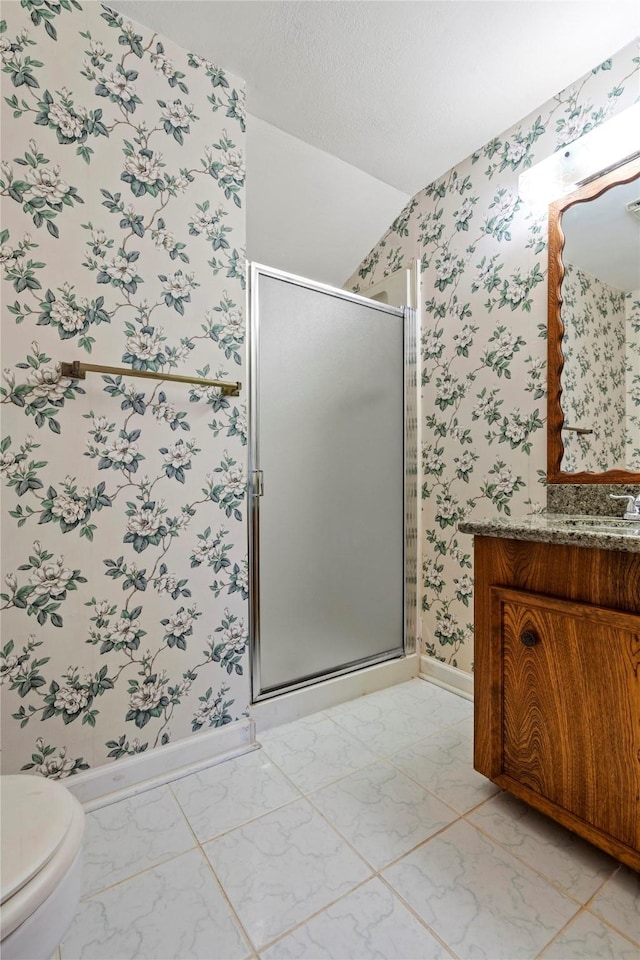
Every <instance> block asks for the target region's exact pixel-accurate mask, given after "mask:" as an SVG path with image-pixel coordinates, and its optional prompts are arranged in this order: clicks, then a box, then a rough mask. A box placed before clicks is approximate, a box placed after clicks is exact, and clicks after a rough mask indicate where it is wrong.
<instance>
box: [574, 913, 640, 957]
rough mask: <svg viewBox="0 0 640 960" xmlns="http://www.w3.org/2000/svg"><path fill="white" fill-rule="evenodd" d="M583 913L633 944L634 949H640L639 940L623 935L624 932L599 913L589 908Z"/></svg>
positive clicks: (626, 934)
mask: <svg viewBox="0 0 640 960" xmlns="http://www.w3.org/2000/svg"><path fill="white" fill-rule="evenodd" d="M585 912H586V913H588V914H589V915H590V916H592V917H595V918H596V920H599V921H600V923H603V924H604V925H605V927H609V929H610V930H613V931H614V932H615V933H617V934H619V935H620V936H621V937H624V939H625V940H628V941H629V943H631V944H633V946H634V947H638V949H640V940H634V939H633V937H631V935H630V934H628V933H625V932H624V930H621V929H620V928H619V927H616V926H615V925H614V924H613V923H612V921H611V920H607V919H606V918H605V917H603V916H602V914H600V913H596V912H595V910H592V909H590V907H585Z"/></svg>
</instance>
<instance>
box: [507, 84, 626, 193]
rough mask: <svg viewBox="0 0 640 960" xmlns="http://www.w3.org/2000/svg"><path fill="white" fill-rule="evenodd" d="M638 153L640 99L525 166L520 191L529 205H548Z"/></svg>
mask: <svg viewBox="0 0 640 960" xmlns="http://www.w3.org/2000/svg"><path fill="white" fill-rule="evenodd" d="M639 155H640V102H638V103H635V104H634V105H633V106H632V107H628V108H627V109H626V110H623V111H622V112H621V113H619V114H617V115H616V116H615V117H612V118H611V120H607V121H606V123H602V124H600V126H599V127H595V129H593V130H590V131H589V133H585V135H584V136H582V137H580V138H579V139H578V140H574V141H573V142H572V143H569V144H567V145H566V146H565V147H561V148H560V149H559V150H556V152H555V153H553V154H551V156H550V157H547V158H546V159H545V160H541V161H540V163H536V164H535V165H534V166H533V167H530V168H529V169H528V170H524V171H523V172H522V173H521V174H520V178H519V181H518V192H519V194H520V196H521V198H522V199H523V200H524V201H525V203H526V204H527V205H528V206H530V207H533V208H540V207H546V206H547V205H548V204H549V203H551V202H552V201H553V200H558V199H560V197H563V196H565V195H566V194H568V193H572V192H573V191H574V190H575V189H577V187H578V186H581V185H582V184H584V183H587V182H588V181H589V180H591V179H593V177H596V176H600V175H601V174H602V173H605V172H606V171H608V170H611V169H613V168H614V167H617V166H619V165H620V164H622V163H624V162H625V161H627V160H631V159H632V158H633V157H637V156H639Z"/></svg>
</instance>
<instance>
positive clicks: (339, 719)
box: [58, 679, 640, 960]
mask: <svg viewBox="0 0 640 960" xmlns="http://www.w3.org/2000/svg"><path fill="white" fill-rule="evenodd" d="M472 735H473V734H472V705H471V704H470V703H469V702H468V701H466V700H464V699H462V698H460V697H457V696H456V695H455V694H452V693H449V692H447V691H445V690H442V689H441V688H440V687H437V686H435V685H434V684H431V683H428V682H426V681H423V680H419V679H416V680H411V681H409V682H408V683H403V684H400V685H398V686H396V687H392V688H389V689H387V690H383V691H379V692H377V693H373V694H370V695H369V696H366V697H361V698H359V699H357V700H354V701H351V702H349V703H345V704H341V705H340V706H338V707H334V708H332V709H330V710H327V711H325V712H323V713H319V714H314V715H313V716H311V717H306V718H304V719H302V720H298V721H296V722H295V723H290V724H286V725H284V726H282V727H278V728H275V729H274V730H271V731H268V732H267V733H265V734H264V735H263V736H262V737H261V738H260V742H261V744H262V749H260V750H257V751H254V752H252V753H248V754H245V755H243V756H241V757H238V758H236V759H233V760H228V761H226V762H225V763H222V764H219V765H217V766H214V767H210V768H209V769H207V770H204V771H202V772H200V773H197V774H193V775H191V776H188V777H186V778H184V779H181V780H176V781H174V782H172V783H170V784H167V785H165V786H162V787H157V788H154V789H152V790H150V791H148V792H146V793H143V794H140V795H138V796H137V797H134V798H132V799H129V800H122V801H120V802H118V803H114V804H112V805H110V806H107V807H103V808H102V809H100V810H96V811H94V812H93V813H90V814H88V816H87V832H86V842H85V863H86V866H85V875H84V891H83V898H82V901H81V904H80V908H79V910H78V913H77V915H76V917H75V920H74V922H73V925H72V927H71V929H70V930H69V931H68V934H67V936H66V938H65V940H64V942H63V943H62V945H61V947H60V951H59V954H58V956H59V957H60V958H61V960H80V958H82V960H85V958H86V960H89V958H95V960H116V958H118V960H120V958H122V960H129V958H134V957H135V958H149V960H186V958H203V960H242V958H248V960H257V958H261V960H284V958H291V960H303V958H309V960H312V958H313V960H316V958H325V957H333V958H337V960H358V958H381V960H411V958H414V960H435V958H452V957H453V958H459V960H467V958H469V960H471V958H491V960H499V958H504V960H519V958H522V960H525V958H536V957H540V958H546V960H551V958H557V960H561V958H565V960H569V958H575V960H599V958H609V960H632V958H633V960H640V877H638V876H637V875H636V874H634V873H633V872H632V871H631V870H628V869H627V868H625V867H622V866H620V865H619V864H618V863H617V862H616V861H614V860H612V859H611V858H609V857H608V856H606V855H605V854H604V853H602V852H600V851H598V850H597V849H596V848H595V847H592V846H590V845H589V844H587V843H585V842H583V841H582V840H580V839H578V838H577V837H575V836H574V835H573V834H571V833H569V832H568V831H566V830H564V829H563V828H562V827H559V826H558V825H557V824H555V823H553V822H551V821H550V820H548V819H547V818H545V817H543V816H541V815H540V814H538V813H536V812H534V811H533V810H531V809H529V808H528V807H526V806H525V805H524V804H522V803H520V802H519V801H517V800H515V799H514V798H512V797H510V796H508V795H507V794H503V793H501V792H500V791H498V790H497V788H495V787H494V786H493V785H492V784H491V783H490V782H489V781H487V780H485V779H484V778H483V777H481V776H480V775H479V774H477V773H475V771H474V770H473V767H472V759H471V757H472Z"/></svg>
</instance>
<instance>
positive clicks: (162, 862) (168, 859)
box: [80, 843, 199, 903]
mask: <svg viewBox="0 0 640 960" xmlns="http://www.w3.org/2000/svg"><path fill="white" fill-rule="evenodd" d="M198 846H199V844H197V843H196V844H195V846H193V847H189V848H188V849H187V850H181V851H180V853H173V854H171V856H169V857H165V858H164V860H158V861H157V863H150V864H147V865H146V866H144V867H142V868H141V869H140V870H136V871H135V873H130V874H129V875H128V876H126V877H122V878H121V879H120V880H115V881H114V882H113V883H110V884H108V885H107V886H106V887H100V889H99V890H94V891H93V892H92V893H87V894H86V895H85V896H83V897H80V903H86V901H87V900H91V899H93V897H99V896H102V894H103V893H106V892H107V891H108V890H113V888H114V887H119V886H120V885H121V884H122V883H127V882H128V881H129V880H134V879H135V878H136V877H140V876H141V875H142V874H143V873H148V872H149V870H155V869H156V867H162V866H164V865H165V863H171V862H172V861H173V860H177V859H178V858H179V857H184V855H185V854H186V853H192V852H193V851H194V850H196V849H197V848H198Z"/></svg>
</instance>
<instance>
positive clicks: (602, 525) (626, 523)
mask: <svg viewBox="0 0 640 960" xmlns="http://www.w3.org/2000/svg"><path fill="white" fill-rule="evenodd" d="M549 519H551V517H550V518H549ZM553 522H554V523H557V524H558V526H562V527H567V528H569V529H571V530H584V531H586V530H590V531H593V533H618V534H623V535H625V534H631V535H634V536H638V535H640V521H638V522H635V521H633V520H623V519H621V518H620V517H557V518H555V517H554V518H553Z"/></svg>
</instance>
